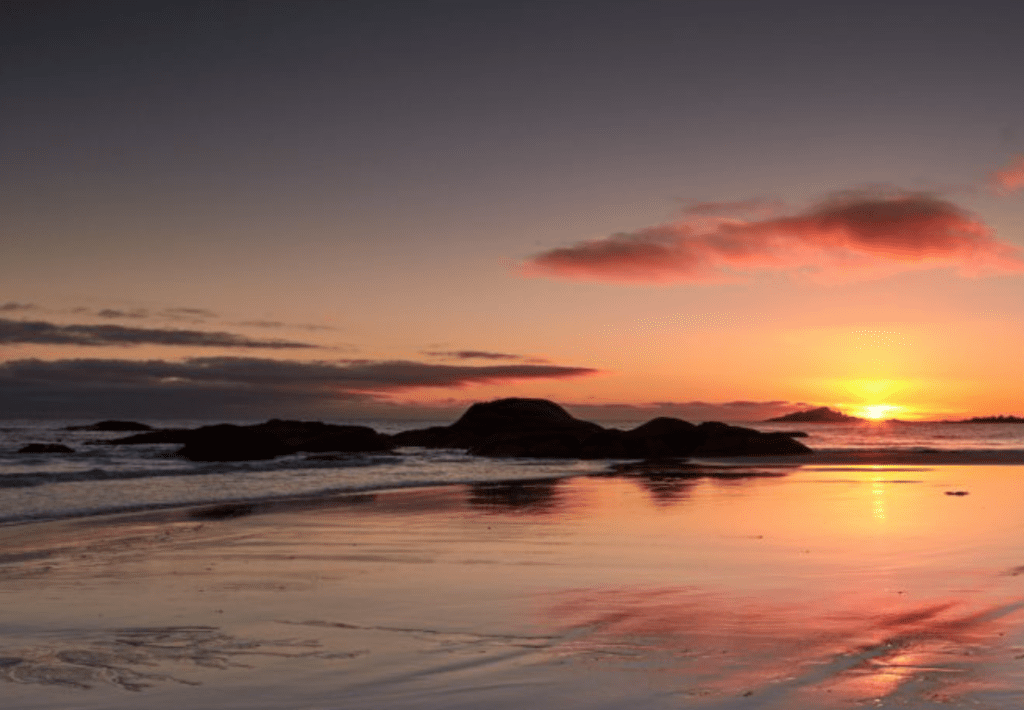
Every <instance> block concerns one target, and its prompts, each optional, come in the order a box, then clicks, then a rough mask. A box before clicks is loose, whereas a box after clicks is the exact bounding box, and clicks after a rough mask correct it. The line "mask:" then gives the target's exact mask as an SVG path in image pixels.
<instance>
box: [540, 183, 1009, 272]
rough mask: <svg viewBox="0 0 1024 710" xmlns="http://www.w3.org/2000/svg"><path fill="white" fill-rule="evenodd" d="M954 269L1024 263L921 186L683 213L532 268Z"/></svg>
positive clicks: (563, 251) (565, 251)
mask: <svg viewBox="0 0 1024 710" xmlns="http://www.w3.org/2000/svg"><path fill="white" fill-rule="evenodd" d="M943 267H947V268H954V269H956V270H957V271H958V272H960V273H961V274H965V275H977V274H979V273H984V272H1020V271H1024V257H1022V255H1021V252H1020V250H1019V249H1018V248H1016V247H1014V246H1012V245H1010V244H1006V243H1003V242H1000V241H998V240H997V239H995V238H994V236H993V234H992V230H991V229H990V228H989V227H988V226H987V225H986V224H985V223H984V222H982V221H981V220H980V219H978V218H977V217H975V216H973V215H971V214H970V213H968V212H967V211H965V210H963V209H962V208H960V207H958V206H957V205H955V204H953V203H952V202H949V201H946V200H942V199H939V198H936V197H934V196H931V195H925V194H895V195H885V194H879V193H873V192H872V193H864V192H859V193H846V194H843V195H840V196H837V197H834V198H832V199H830V200H827V201H825V202H823V203H821V204H819V205H817V206H816V207H814V208H812V209H809V210H807V211H805V212H801V213H796V214H792V215H788V216H779V217H772V218H770V219H760V220H743V219H736V218H711V219H688V220H682V221H678V222H673V223H669V224H662V225H656V226H652V227H646V228H643V229H640V230H637V231H635V232H630V233H625V234H614V235H612V236H610V237H607V238H603V239H595V240H591V241H585V242H580V243H578V244H575V245H572V246H568V247H563V248H559V249H552V250H550V251H547V252H543V253H541V254H538V255H536V256H535V257H533V258H532V259H531V260H530V261H529V262H528V263H527V264H526V266H525V269H524V271H525V273H527V274H529V275H544V276H554V277H558V278H568V279H584V280H596V281H620V282H662V283H671V282H723V281H736V280H741V279H744V278H748V277H750V276H754V275H757V274H765V273H771V272H782V273H787V274H791V275H799V276H804V277H809V278H811V279H814V280H818V281H849V280H855V279H863V278H877V277H881V276H887V275H891V274H895V273H899V272H902V271H909V270H916V269H928V268H943Z"/></svg>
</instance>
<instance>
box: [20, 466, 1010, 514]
mask: <svg viewBox="0 0 1024 710" xmlns="http://www.w3.org/2000/svg"><path fill="white" fill-rule="evenodd" d="M534 460H536V461H543V462H544V463H545V464H548V465H554V466H557V465H558V464H559V463H577V462H578V461H579V460H578V459H564V460H562V459H521V461H531V462H532V461H534ZM496 461H499V462H512V461H516V459H496ZM819 466H824V467H832V466H854V467H856V466H870V467H886V466H927V467H945V466H1024V450H1017V449H1014V450H999V449H989V450H949V451H940V450H933V451H898V450H889V449H887V450H845V451H815V452H812V453H809V454H790V455H782V456H748V457H715V458H711V457H707V458H692V459H687V458H678V459H676V458H670V459H651V460H643V459H630V460H618V459H610V460H608V465H607V468H606V469H605V470H602V471H589V472H566V473H564V474H559V475H551V474H550V473H545V474H539V475H538V476H536V477H516V478H507V479H480V480H468V481H433V482H432V481H415V482H410V483H409V485H407V486H403V485H395V484H394V483H389V484H386V485H382V486H379V487H378V486H372V485H371V486H366V487H351V488H333V489H329V490H326V491H322V492H313V493H299V494H295V495H268V496H255V497H238V498H227V499H224V498H221V499H208V500H197V501H186V502H168V503H153V504H143V505H138V506H133V505H129V506H124V507H118V508H110V509H102V510H96V511H89V510H87V511H81V512H71V513H67V514H62V515H54V516H45V517H44V516H39V517H25V518H19V519H12V520H0V530H4V529H6V528H9V527H17V526H22V525H32V524H36V523H52V522H60V521H65V520H68V521H71V520H83V519H91V518H102V517H106V516H120V515H145V514H147V513H153V514H160V513H164V512H169V511H177V510H180V511H187V510H197V511H201V510H203V509H207V508H231V507H234V508H241V507H244V506H248V507H250V508H258V509H265V510H269V509H271V508H285V507H290V506H297V507H302V506H315V505H317V503H318V501H320V502H325V503H326V502H329V501H332V500H338V499H344V498H346V497H352V496H366V495H376V494H381V493H389V492H403V491H414V490H417V489H436V488H444V487H447V486H456V487H457V486H473V485H490V484H509V485H516V484H525V483H529V482H536V481H545V480H565V479H572V478H581V477H582V478H586V477H611V478H616V477H624V478H629V477H635V476H643V475H657V476H660V477H665V478H677V479H679V480H680V481H686V480H699V479H704V478H733V477H738V478H743V477H747V476H758V475H786V474H787V473H791V472H796V471H799V470H801V469H813V468H815V467H819ZM197 475H203V474H197ZM68 483H69V484H71V485H73V483H74V482H68Z"/></svg>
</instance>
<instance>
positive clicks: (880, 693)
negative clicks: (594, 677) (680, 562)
mask: <svg viewBox="0 0 1024 710" xmlns="http://www.w3.org/2000/svg"><path fill="white" fill-rule="evenodd" d="M548 601H549V602H550V604H549V605H548V606H547V607H546V608H543V609H542V611H541V612H540V616H541V618H542V620H543V621H544V622H546V623H547V624H549V625H551V627H552V628H554V629H555V630H556V631H557V632H558V633H559V634H567V633H568V632H570V630H576V634H575V640H574V641H573V642H572V643H571V644H569V645H567V647H565V648H563V652H564V653H565V654H567V655H573V656H578V657H582V658H586V659H589V660H590V661H591V662H598V663H610V664H619V665H621V664H627V665H630V666H632V667H634V668H637V669H642V670H644V671H648V672H650V671H660V672H662V673H666V672H667V673H675V674H678V675H679V676H680V683H681V684H682V685H683V686H684V687H685V688H686V689H687V692H690V693H692V692H694V691H695V689H699V690H700V691H701V692H700V694H702V695H709V696H731V697H736V696H740V697H742V696H744V695H755V694H756V695H757V696H758V697H759V698H760V699H761V700H762V701H764V700H767V699H768V698H769V697H774V698H776V699H783V698H788V699H789V700H791V701H795V700H799V699H801V698H803V699H804V700H805V701H806V702H811V703H813V705H808V706H806V707H820V706H821V704H822V702H823V701H822V698H821V697H815V696H827V697H828V698H830V699H831V700H835V701H839V700H845V701H857V700H869V699H870V700H875V701H879V700H880V699H883V698H897V697H903V696H906V697H910V695H911V694H912V695H913V696H914V697H917V698H922V697H923V698H925V699H932V700H935V699H945V700H949V699H952V698H955V697H958V696H961V695H963V694H965V693H967V692H970V691H977V690H979V689H982V688H986V687H991V686H992V683H993V679H992V678H984V677H983V675H982V674H980V673H979V672H978V670H979V668H981V666H982V664H984V663H987V662H991V661H992V660H993V659H994V658H996V657H998V656H999V655H1004V656H1005V655H1006V649H1000V648H999V639H1000V637H1001V636H1003V634H1004V633H1005V632H1006V630H1007V629H1008V628H1010V627H1011V626H1012V625H1018V624H1019V623H1020V619H1019V618H1018V617H1016V616H1014V615H1016V614H1017V613H1018V612H1020V611H1021V609H1022V608H1024V597H1022V598H1018V599H1012V600H1007V601H1003V602H1000V603H993V604H988V605H986V606H982V607H971V606H970V605H969V604H968V603H967V602H966V601H964V600H962V599H945V600H932V601H923V602H921V601H919V602H913V601H905V602H894V601H893V600H892V599H881V598H876V599H864V598H860V599H857V598H850V599H844V600H841V601H839V603H836V602H834V601H822V602H821V603H819V604H816V605H807V604H804V603H801V604H790V605H787V604H783V603H779V602H773V601H766V600H764V599H757V598H749V599H745V600H739V599H732V600H731V602H730V600H729V599H728V597H727V596H724V595H722V596H720V595H716V594H713V593H711V592H708V591H707V590H698V589H685V588H674V589H673V588H660V589H635V588H616V589H580V590H569V591H564V592H560V593H554V594H552V595H551V597H550V599H549V600H548ZM580 630H584V631H585V633H579V632H580ZM804 696H806V697H804ZM906 697H905V698H904V699H906Z"/></svg>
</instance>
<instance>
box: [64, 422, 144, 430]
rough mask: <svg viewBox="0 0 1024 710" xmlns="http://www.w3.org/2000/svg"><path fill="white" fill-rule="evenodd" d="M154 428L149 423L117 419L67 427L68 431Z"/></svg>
mask: <svg viewBox="0 0 1024 710" xmlns="http://www.w3.org/2000/svg"><path fill="white" fill-rule="evenodd" d="M152 429H153V427H151V426H150V425H149V424H140V423H139V422H123V421H118V420H116V419H106V420H104V421H102V422H96V423H95V424H84V425H81V426H69V427H66V431H152Z"/></svg>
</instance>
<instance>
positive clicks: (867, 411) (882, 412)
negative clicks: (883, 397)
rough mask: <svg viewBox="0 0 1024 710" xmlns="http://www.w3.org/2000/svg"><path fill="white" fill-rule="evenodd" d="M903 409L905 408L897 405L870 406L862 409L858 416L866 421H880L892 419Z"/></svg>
mask: <svg viewBox="0 0 1024 710" xmlns="http://www.w3.org/2000/svg"><path fill="white" fill-rule="evenodd" d="M901 409H903V407H900V406H897V405H895V404H869V405H866V406H864V407H862V408H861V410H860V413H859V415H858V416H861V417H864V418H865V419H871V420H873V421H879V420H881V419H890V418H892V415H893V414H895V413H896V412H898V411H900V410H901Z"/></svg>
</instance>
